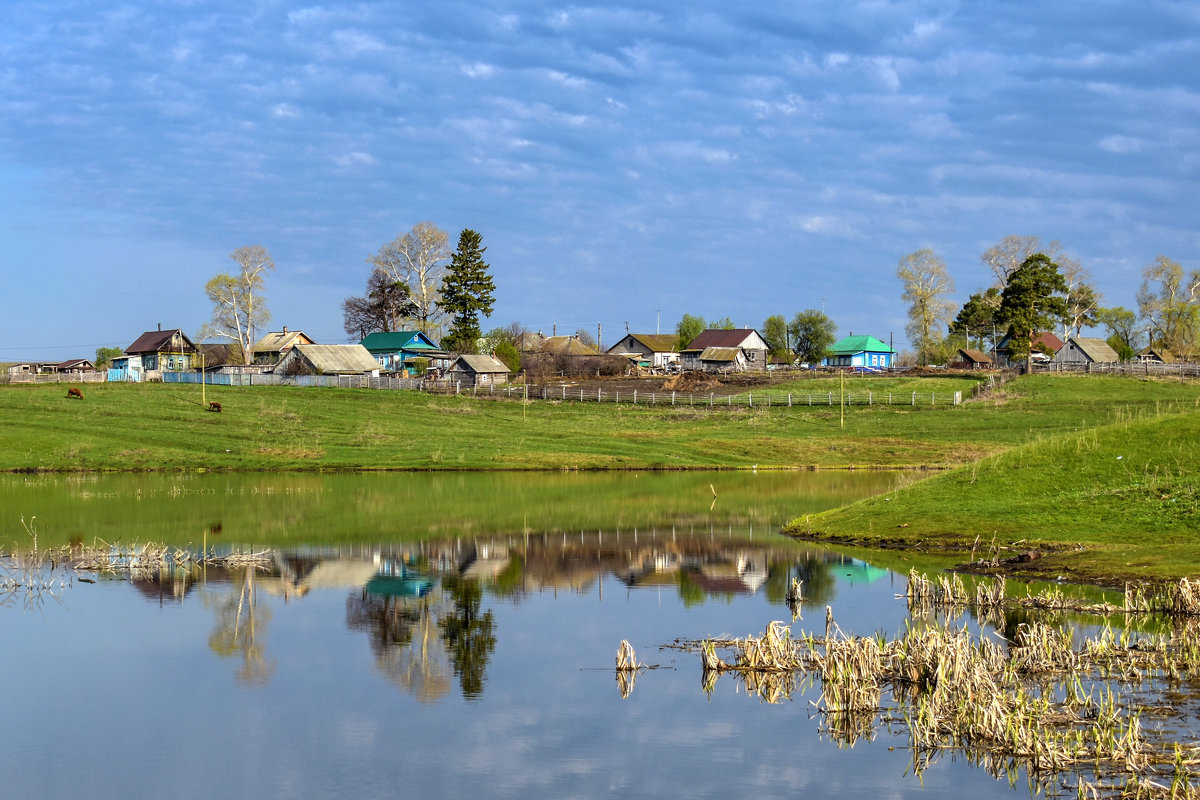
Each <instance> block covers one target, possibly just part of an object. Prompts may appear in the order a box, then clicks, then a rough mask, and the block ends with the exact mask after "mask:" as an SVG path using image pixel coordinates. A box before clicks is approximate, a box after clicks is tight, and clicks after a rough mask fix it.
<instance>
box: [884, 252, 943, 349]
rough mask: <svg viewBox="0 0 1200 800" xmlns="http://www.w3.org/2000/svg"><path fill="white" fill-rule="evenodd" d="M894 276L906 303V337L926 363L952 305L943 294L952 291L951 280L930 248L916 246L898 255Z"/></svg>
mask: <svg viewBox="0 0 1200 800" xmlns="http://www.w3.org/2000/svg"><path fill="white" fill-rule="evenodd" d="M896 276H897V277H898V278H900V282H901V283H903V284H904V294H903V295H902V298H903V299H904V301H905V302H907V303H908V304H909V305H908V324H907V325H906V326H905V327H904V330H905V332H906V333H907V334H908V339H909V341H910V342H912V344H913V347H915V348H917V357H918V358H919V359H920V362H921V363H922V364H928V363H929V362H930V360H931V356H932V357H934V358H936V354H939V353H940V352H941V345H942V340H943V339H944V338H945V336H944V335H943V333H942V325H941V324H939V323H943V322H945V323H949V322H950V315H951V314H952V313H953V312H954V306H953V304H951V303H950V302H949V301H947V300H946V295H948V294H949V293H950V292H953V291H954V280H953V279H952V278H951V277H950V272H949V270H947V269H946V264H945V262H944V261H942V259H941V258H939V257H938V255H937V253H935V252H933V251H932V250H917V251H916V252H914V253H909V254H908V255H906V256H905V257H904V258H902V259H900V264H899V266H898V267H897V268H896Z"/></svg>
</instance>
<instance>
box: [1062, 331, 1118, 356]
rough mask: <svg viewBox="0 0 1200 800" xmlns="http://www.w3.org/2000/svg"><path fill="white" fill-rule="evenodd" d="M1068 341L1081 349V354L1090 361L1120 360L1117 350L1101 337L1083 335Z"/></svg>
mask: <svg viewBox="0 0 1200 800" xmlns="http://www.w3.org/2000/svg"><path fill="white" fill-rule="evenodd" d="M1069 342H1074V344H1075V346H1076V347H1078V348H1079V349H1080V350H1082V351H1083V354H1084V355H1085V356H1087V357H1088V358H1090V359H1091V360H1092V361H1100V362H1113V361H1120V360H1121V357H1120V356H1119V355H1117V351H1116V350H1113V349H1112V346H1111V345H1109V343H1108V342H1106V341H1104V340H1103V339H1096V338H1092V337H1088V336H1083V337H1077V338H1072V339H1070V340H1069Z"/></svg>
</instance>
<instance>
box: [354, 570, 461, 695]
mask: <svg viewBox="0 0 1200 800" xmlns="http://www.w3.org/2000/svg"><path fill="white" fill-rule="evenodd" d="M438 616H439V615H438V614H437V612H436V611H435V610H434V609H433V608H432V607H431V604H430V597H429V596H427V597H424V598H420V599H416V598H404V597H391V596H378V595H373V594H370V593H368V592H367V591H366V590H363V591H361V592H355V593H352V594H351V595H350V597H349V598H348V599H347V600H346V623H347V625H348V626H349V627H350V628H351V629H353V630H360V631H364V632H366V633H367V634H369V636H370V643H371V652H372V653H374V654H375V666H376V668H377V669H378V670H379V671H380V672H382V673H383V674H384V675H386V676H387V677H388V679H389V680H391V681H392V682H393V683H395V684H396V685H397V686H399V687H400V688H402V689H404V690H405V691H408V692H411V693H412V694H413V695H414V696H415V697H416V698H417V699H418V700H420V701H421V702H432V701H435V700H437V699H438V698H440V697H442V696H443V695H444V694H446V692H448V691H449V690H450V679H451V668H450V663H449V659H448V657H447V655H446V650H445V647H444V646H443V644H442V641H441V639H440V638H439V637H438V626H437V624H436V620H437V617H438Z"/></svg>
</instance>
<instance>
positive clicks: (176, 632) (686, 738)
mask: <svg viewBox="0 0 1200 800" xmlns="http://www.w3.org/2000/svg"><path fill="white" fill-rule="evenodd" d="M895 481H896V477H895V476H893V475H886V474H878V473H868V474H854V475H849V474H825V473H799V474H796V473H788V474H759V475H754V474H748V475H747V474H737V475H732V474H713V475H696V474H680V475H634V474H622V475H558V474H555V475H532V476H531V475H513V474H494V475H407V474H405V475H328V476H325V475H302V476H292V475H285V476H262V475H254V476H230V475H213V476H185V477H178V476H170V477H164V476H86V477H82V478H81V477H69V478H63V477H50V478H40V477H39V478H26V477H22V476H16V477H12V476H8V477H4V478H0V508H3V509H5V512H4V516H5V519H4V520H3V526H4V527H3V535H4V536H6V537H8V539H9V541H10V542H11V543H14V544H20V543H21V542H22V541H27V540H28V539H30V538H31V537H30V534H29V533H28V532H27V530H26V528H25V527H24V526H22V524H21V521H20V518H21V516H24V517H25V519H26V524H27V525H29V526H30V527H31V528H32V529H33V530H35V531H36V532H37V535H38V537H39V545H40V546H49V545H58V544H63V543H66V542H75V543H76V549H77V551H78V550H79V548H82V547H88V548H93V549H96V548H100V549H103V548H104V547H107V543H113V542H117V541H118V540H119V541H120V542H121V543H123V544H120V545H118V549H119V548H122V547H123V548H128V547H129V546H131V545H135V544H137V543H145V542H148V541H155V542H164V543H167V544H171V545H174V546H178V547H185V546H188V545H189V544H190V545H191V546H192V547H193V548H196V547H199V546H204V545H207V546H209V547H212V548H217V549H222V550H224V551H228V550H246V549H249V550H254V551H257V552H263V551H266V550H267V548H269V554H268V555H267V556H266V557H265V558H264V561H263V563H262V564H261V565H260V567H259V568H258V569H224V568H209V569H208V570H202V569H199V568H195V569H186V570H185V569H180V570H175V571H174V572H173V573H172V574H165V575H151V574H144V573H140V572H135V573H134V574H129V573H123V574H116V575H113V576H111V577H105V576H103V575H96V574H94V573H88V572H82V573H79V574H80V575H81V576H83V577H91V578H95V579H96V582H95V583H86V582H82V581H80V580H78V579H71V578H70V577H67V578H66V579H65V583H62V584H54V585H52V586H49V587H47V588H45V589H43V590H42V591H40V592H13V593H10V594H8V595H7V603H6V604H5V606H4V607H0V635H2V636H3V642H4V646H3V649H2V652H0V680H3V684H4V685H5V686H7V687H8V692H7V698H6V702H5V703H4V706H3V712H2V717H0V719H2V720H3V723H4V724H3V725H0V767H2V768H3V774H4V776H5V778H4V786H5V789H4V795H5V796H9V797H66V796H74V795H77V794H87V795H89V796H94V797H122V798H125V797H151V796H153V797H159V796H168V797H175V798H186V797H212V796H218V795H219V796H233V797H251V796H262V797H299V798H318V797H330V796H335V795H340V796H343V797H346V798H350V797H355V798H357V797H396V796H425V797H462V796H468V795H473V794H475V795H481V796H488V797H521V798H562V797H581V798H590V797H613V796H620V797H665V796H673V795H685V796H687V797H693V798H694V797H701V798H708V797H712V798H717V797H720V798H727V797H745V796H756V797H798V796H804V797H864V798H866V797H870V798H878V797H920V798H943V797H961V796H964V795H967V794H971V795H974V796H976V797H991V796H996V797H1022V796H1028V790H1027V789H1026V788H1024V786H1023V785H1022V786H1018V788H1017V789H1016V790H1015V791H1014V790H1013V789H1010V788H1009V786H1008V784H1007V782H1003V781H1001V782H998V781H996V780H994V779H992V778H991V777H989V776H988V775H986V774H985V773H984V772H983V771H981V770H979V769H976V768H973V767H971V766H970V765H969V764H967V763H966V762H965V761H964V760H963V759H961V758H958V759H955V758H953V757H951V756H949V755H947V756H946V757H945V758H943V759H941V760H940V761H939V762H937V763H936V764H935V765H934V766H933V767H931V768H930V769H928V770H927V771H926V772H925V773H924V775H923V776H922V778H921V779H918V778H915V777H913V776H912V775H911V774H909V775H906V772H907V770H908V767H909V757H908V754H907V753H906V752H905V751H904V749H903V747H902V745H903V743H904V740H903V739H902V738H899V737H892V736H890V735H888V734H886V733H881V734H880V735H878V736H877V738H876V739H875V740H874V741H859V742H857V743H856V744H854V746H844V745H843V746H839V745H838V744H837V743H836V742H834V741H831V740H829V739H828V738H827V737H825V736H824V735H823V734H822V729H821V720H820V719H819V718H818V717H816V716H815V715H814V714H813V709H812V706H811V704H810V701H813V702H815V701H816V700H817V698H818V696H819V690H810V692H809V693H808V694H803V695H796V696H794V697H793V698H792V699H790V700H785V701H784V702H781V703H777V704H769V703H765V702H762V701H760V700H759V699H758V698H757V697H755V696H753V695H750V694H748V693H747V692H746V690H745V688H744V687H741V686H740V685H739V684H738V683H737V682H736V681H734V680H733V679H732V678H730V677H724V678H722V679H721V680H720V681H719V682H718V683H717V686H716V689H715V691H714V692H713V693H712V694H711V695H708V694H706V693H705V692H704V691H703V690H702V688H701V681H700V678H701V671H700V665H699V661H698V657H697V656H695V655H692V654H689V653H683V652H680V651H678V650H674V649H661V646H662V645H666V644H669V643H671V642H673V641H675V640H676V639H679V638H684V639H688V638H694V639H698V638H703V637H708V636H718V635H721V634H729V635H736V636H744V635H746V634H749V633H760V632H761V631H762V630H763V628H764V627H765V626H766V624H767V623H768V622H770V621H771V620H775V619H780V620H788V619H790V618H791V614H790V612H789V610H788V609H787V607H786V605H785V603H784V601H783V595H784V593H785V592H786V589H787V586H788V584H789V583H790V579H791V578H792V577H793V576H796V577H800V578H802V579H803V580H804V581H805V584H804V586H805V592H806V594H807V596H808V599H807V601H806V603H805V604H804V606H803V608H802V614H803V617H804V620H802V621H799V622H796V623H795V624H794V626H793V631H795V632H797V633H798V632H799V631H800V630H801V629H803V628H805V627H808V629H811V630H814V631H818V632H823V629H824V615H825V606H826V605H827V604H828V605H830V606H832V607H833V609H834V613H835V616H836V619H837V622H838V624H839V625H840V626H841V627H842V628H843V629H844V630H845V631H847V632H851V633H870V632H873V631H876V630H883V631H886V632H888V633H894V632H896V631H898V630H899V629H901V627H902V625H903V624H904V620H905V619H906V617H907V612H906V609H905V606H904V603H903V601H900V600H897V599H895V597H894V595H895V593H897V592H901V591H903V585H904V584H903V579H901V578H898V577H897V576H895V575H893V574H892V573H890V572H888V571H886V570H882V569H877V568H873V567H870V566H868V565H866V564H864V563H862V562H858V561H854V560H853V559H847V558H844V557H842V556H840V555H838V554H837V553H833V552H829V551H824V550H819V549H815V548H813V547H809V546H804V545H798V544H795V543H793V542H791V541H789V540H786V539H783V538H782V537H779V536H777V535H775V534H774V533H773V532H774V531H775V530H776V529H777V528H778V525H779V524H780V523H781V522H783V521H784V520H786V519H790V518H793V517H796V516H798V515H803V514H805V513H812V512H814V511H817V510H820V509H822V508H826V507H829V506H831V505H836V504H839V503H843V502H848V501H849V500H851V499H853V498H855V497H859V496H864V495H866V494H871V493H875V492H881V491H887V490H888V489H890V488H891V487H892V486H893V485H894V482H895ZM714 494H715V495H716V497H715V502H714ZM35 516H36V519H35V520H32V522H31V521H30V520H31V518H32V517H35ZM14 517H15V519H14ZM9 565H10V567H9V568H10V570H11V569H12V565H13V562H11V561H10V562H9ZM43 574H44V575H45V573H43ZM53 574H54V575H58V576H64V575H69V573H66V572H65V571H64V570H63V569H62V568H61V567H58V566H57V565H56V570H55V572H54V573H53ZM0 578H3V575H0ZM622 639H627V640H629V641H630V642H631V643H632V644H633V646H634V647H635V648H636V649H637V653H638V656H639V659H640V660H641V661H643V662H646V663H651V664H658V665H661V667H662V668H660V669H656V670H652V671H649V672H645V673H642V674H641V675H640V676H639V677H638V678H637V680H636V684H635V685H634V686H633V688H632V690H629V689H628V688H625V689H624V690H623V689H622V687H621V686H620V684H619V683H618V682H617V680H616V677H615V675H614V672H613V670H612V666H613V659H614V656H615V654H616V650H617V647H618V645H619V643H620V641H621V640H622ZM892 748H895V749H892Z"/></svg>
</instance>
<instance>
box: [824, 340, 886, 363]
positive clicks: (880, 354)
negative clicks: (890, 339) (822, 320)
mask: <svg viewBox="0 0 1200 800" xmlns="http://www.w3.org/2000/svg"><path fill="white" fill-rule="evenodd" d="M895 360H896V351H895V350H893V349H892V348H891V347H889V346H888V345H886V344H884V343H883V342H881V341H879V340H878V339H876V338H875V337H874V336H865V335H860V336H854V335H853V334H851V335H850V336H845V337H843V338H841V339H838V340H837V341H836V342H834V343H833V345H831V346H830V348H829V350H828V351H826V354H825V358H823V359H821V365H822V366H826V367H861V368H867V367H871V368H875V369H887V368H889V367H891V366H894V364H895Z"/></svg>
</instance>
